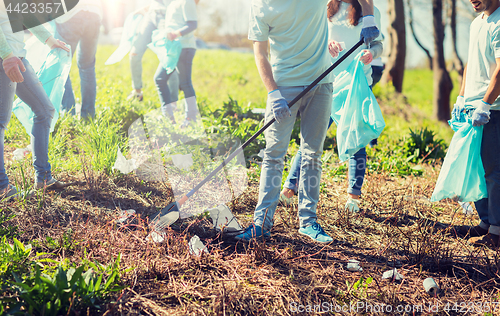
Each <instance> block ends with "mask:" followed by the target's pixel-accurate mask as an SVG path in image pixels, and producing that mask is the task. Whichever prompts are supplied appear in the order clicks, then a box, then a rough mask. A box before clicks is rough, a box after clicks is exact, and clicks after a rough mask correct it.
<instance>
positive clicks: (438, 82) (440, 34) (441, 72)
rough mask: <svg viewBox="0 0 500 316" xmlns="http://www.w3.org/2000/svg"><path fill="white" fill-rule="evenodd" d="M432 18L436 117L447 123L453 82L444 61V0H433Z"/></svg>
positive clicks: (434, 106)
mask: <svg viewBox="0 0 500 316" xmlns="http://www.w3.org/2000/svg"><path fill="white" fill-rule="evenodd" d="M432 16H433V26H434V57H433V61H432V64H433V69H432V70H433V73H434V96H433V108H434V117H435V118H436V119H438V120H440V121H447V120H448V119H449V118H450V93H451V90H452V89H453V82H452V81H451V78H450V74H449V73H448V70H447V69H446V63H445V60H444V47H443V46H444V30H445V24H444V23H443V0H432Z"/></svg>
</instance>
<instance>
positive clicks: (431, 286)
mask: <svg viewBox="0 0 500 316" xmlns="http://www.w3.org/2000/svg"><path fill="white" fill-rule="evenodd" d="M424 289H425V291H426V292H427V294H429V295H430V296H436V295H437V294H438V293H439V286H438V285H437V283H436V281H434V279H433V278H427V279H425V280H424Z"/></svg>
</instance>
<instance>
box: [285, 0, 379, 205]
mask: <svg viewBox="0 0 500 316" xmlns="http://www.w3.org/2000/svg"><path fill="white" fill-rule="evenodd" d="M327 12H328V30H329V31H328V33H329V49H330V52H331V53H332V57H334V59H335V58H336V57H337V56H338V55H339V53H340V54H341V53H342V51H343V48H342V44H341V43H344V44H345V45H346V46H347V47H352V46H354V45H355V44H356V42H357V39H358V38H359V34H360V33H361V31H362V24H361V23H360V22H361V20H362V17H363V13H362V8H361V4H360V3H359V2H358V0H343V1H337V0H333V1H330V2H329V3H328V7H327ZM374 17H375V21H376V24H377V26H379V27H380V12H379V11H378V9H377V8H374ZM361 51H362V52H363V56H362V57H361V61H362V62H363V63H364V64H365V66H364V68H363V70H364V72H365V75H366V79H367V80H368V85H370V86H371V85H372V83H373V80H372V74H373V71H372V67H371V63H372V61H373V59H374V58H379V56H380V55H382V51H383V45H382V42H381V37H379V38H377V39H375V40H374V41H372V42H371V43H370V45H369V46H368V45H363V46H361V47H360V48H359V49H358V51H357V52H354V53H353V54H352V55H351V56H350V57H349V58H347V59H346V60H345V61H344V62H343V63H342V64H340V65H339V66H338V67H337V68H335V69H334V74H335V75H338V74H340V73H341V72H342V71H344V70H345V69H346V68H347V67H348V66H349V63H350V62H351V61H352V60H353V59H354V57H355V56H356V55H357V54H358V53H359V52H361ZM334 59H333V60H334ZM333 84H335V82H334V83H333ZM332 123H333V119H331V118H330V123H329V125H328V128H329V127H330V125H331V124H332ZM301 156H302V152H301V150H300V149H299V151H298V152H297V154H296V155H295V157H294V158H293V160H292V165H291V168H290V172H289V174H288V177H287V179H286V181H285V183H284V185H283V190H282V191H281V196H280V198H281V200H282V201H283V202H284V203H286V204H289V203H290V202H291V199H292V197H293V196H294V195H295V194H296V193H297V190H298V183H299V179H300V175H301V173H300V166H301ZM348 168H349V173H348V183H349V184H348V189H347V194H348V200H347V203H346V205H345V208H346V209H348V210H349V211H352V212H358V211H359V204H360V196H361V187H362V186H363V181H364V177H365V170H366V149H365V148H362V149H360V150H359V151H358V152H357V153H355V154H354V155H353V156H351V157H350V158H349V163H348Z"/></svg>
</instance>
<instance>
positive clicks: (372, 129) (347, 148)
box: [331, 53, 385, 161]
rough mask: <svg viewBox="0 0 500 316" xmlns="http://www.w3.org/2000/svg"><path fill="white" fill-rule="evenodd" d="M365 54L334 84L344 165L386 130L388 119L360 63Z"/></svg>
mask: <svg viewBox="0 0 500 316" xmlns="http://www.w3.org/2000/svg"><path fill="white" fill-rule="evenodd" d="M360 57H361V53H360V54H358V56H357V57H356V58H355V59H354V61H353V62H351V64H350V65H349V66H348V67H347V69H346V70H344V71H342V72H341V73H340V74H339V75H338V76H337V78H335V82H334V84H333V100H332V114H331V117H332V119H333V121H334V122H335V124H337V146H338V151H339V158H340V161H345V160H347V159H349V157H351V156H352V155H354V154H355V153H357V152H358V151H359V150H360V149H361V148H364V147H366V145H368V143H370V141H371V140H372V139H375V138H377V137H379V136H380V134H381V133H382V131H383V130H384V128H385V121H384V117H383V116H382V111H381V110H380V107H379V105H378V102H377V99H376V98H375V96H374V95H373V93H372V91H371V89H370V87H369V85H368V81H367V80H366V76H365V73H364V71H363V63H362V62H361V61H360V60H359V58H360Z"/></svg>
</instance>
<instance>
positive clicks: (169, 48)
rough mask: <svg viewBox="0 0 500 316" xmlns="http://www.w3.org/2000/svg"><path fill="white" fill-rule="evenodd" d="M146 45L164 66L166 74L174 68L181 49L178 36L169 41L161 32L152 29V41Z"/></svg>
mask: <svg viewBox="0 0 500 316" xmlns="http://www.w3.org/2000/svg"><path fill="white" fill-rule="evenodd" d="M148 47H149V48H150V49H151V50H152V51H153V52H155V54H156V56H158V59H159V60H160V64H161V65H162V67H163V68H165V70H166V71H167V74H170V73H171V72H172V71H174V70H175V67H177V62H178V61H179V57H181V51H182V44H181V42H180V40H179V39H178V38H177V39H175V40H174V41H169V40H167V39H166V38H165V35H164V34H163V32H160V31H158V30H154V31H153V35H152V41H151V43H149V44H148Z"/></svg>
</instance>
